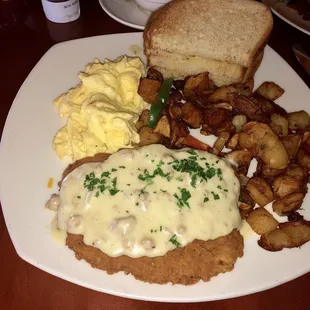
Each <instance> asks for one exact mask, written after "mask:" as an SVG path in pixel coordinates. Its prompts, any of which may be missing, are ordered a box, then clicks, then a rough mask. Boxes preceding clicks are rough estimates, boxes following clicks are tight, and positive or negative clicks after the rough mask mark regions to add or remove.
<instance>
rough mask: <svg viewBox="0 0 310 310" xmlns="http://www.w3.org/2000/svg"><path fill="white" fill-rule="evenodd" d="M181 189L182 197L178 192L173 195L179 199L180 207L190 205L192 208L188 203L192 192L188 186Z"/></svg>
mask: <svg viewBox="0 0 310 310" xmlns="http://www.w3.org/2000/svg"><path fill="white" fill-rule="evenodd" d="M179 190H180V192H181V197H180V196H178V195H177V194H174V195H173V196H174V197H175V198H176V199H177V205H178V207H179V208H180V209H182V208H183V207H185V206H186V207H188V208H190V205H189V203H188V199H189V198H191V193H190V192H189V191H188V190H187V189H186V188H182V189H181V188H180V187H179Z"/></svg>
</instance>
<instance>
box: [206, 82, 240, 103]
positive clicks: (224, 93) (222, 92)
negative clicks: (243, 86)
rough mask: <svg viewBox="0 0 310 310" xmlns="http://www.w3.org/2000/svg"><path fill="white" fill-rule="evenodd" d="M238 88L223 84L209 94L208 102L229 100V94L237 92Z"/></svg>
mask: <svg viewBox="0 0 310 310" xmlns="http://www.w3.org/2000/svg"><path fill="white" fill-rule="evenodd" d="M236 91H237V89H236V88H235V87H233V86H222V87H220V88H218V89H217V90H215V91H214V92H213V93H211V94H210V95H209V96H208V99H207V100H208V102H210V103H212V102H221V101H224V102H225V101H227V102H228V101H229V98H228V94H229V93H234V92H236Z"/></svg>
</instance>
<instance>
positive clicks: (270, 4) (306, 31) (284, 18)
mask: <svg viewBox="0 0 310 310" xmlns="http://www.w3.org/2000/svg"><path fill="white" fill-rule="evenodd" d="M263 3H264V4H265V5H266V6H267V7H269V8H270V10H271V11H272V12H273V13H274V14H275V15H277V16H278V17H279V18H280V19H282V20H283V21H284V22H286V23H287V24H289V25H291V26H292V27H294V28H296V29H298V30H299V31H302V32H303V33H305V34H307V35H309V36H310V30H307V29H305V28H303V27H301V26H299V25H297V24H295V23H294V22H292V21H290V20H289V19H288V18H287V17H285V16H283V15H282V14H281V13H279V12H278V11H277V10H276V9H275V8H274V5H275V4H276V3H275V4H272V3H271V1H270V0H263ZM309 23H310V22H309Z"/></svg>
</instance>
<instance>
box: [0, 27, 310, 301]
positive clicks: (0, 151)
mask: <svg viewBox="0 0 310 310" xmlns="http://www.w3.org/2000/svg"><path fill="white" fill-rule="evenodd" d="M132 35H133V36H141V35H142V32H131V33H121V34H108V35H100V36H94V37H88V38H79V39H76V40H72V41H86V40H91V39H93V38H102V37H107V36H116V37H117V36H132ZM72 41H67V42H62V43H58V44H56V45H54V46H52V47H51V48H50V49H49V50H48V51H47V52H46V53H45V54H44V55H43V56H42V57H41V58H40V59H39V61H38V62H37V64H36V65H35V66H34V67H33V69H32V70H31V71H30V73H29V75H28V76H27V78H26V79H25V81H24V82H23V83H22V85H21V87H20V88H19V90H18V92H17V94H16V96H15V98H14V101H13V103H12V105H11V108H10V110H9V113H8V115H7V118H6V121H5V124H4V127H3V132H2V137H1V141H2V138H3V136H4V135H5V132H6V131H7V125H8V120H9V117H10V113H12V107H13V106H15V105H16V104H17V103H16V102H17V101H16V98H17V97H18V95H19V93H20V91H21V90H22V89H23V87H24V84H25V83H26V82H27V81H28V78H29V76H30V75H31V74H32V72H33V70H35V69H36V67H37V65H38V64H39V63H40V62H41V61H42V60H43V59H44V58H45V57H46V55H47V54H48V53H49V52H50V51H51V50H53V49H55V48H58V47H59V46H65V45H68V44H71V43H72ZM268 49H270V50H271V52H274V53H275V54H276V55H277V57H278V58H279V59H281V62H282V63H283V64H285V66H286V67H287V68H288V69H289V70H291V73H292V74H295V77H296V78H298V79H299V82H302V83H303V84H304V85H305V86H306V87H307V85H306V83H305V82H304V81H303V80H302V79H301V78H300V77H299V76H298V74H297V73H296V72H295V71H294V70H293V68H292V67H291V66H290V65H289V64H288V63H287V62H286V61H285V60H284V59H283V58H282V57H281V56H280V55H279V54H278V53H277V52H276V51H275V50H273V49H272V48H271V47H270V46H268ZM3 149H4V148H3V146H2V143H0V155H1V154H3ZM0 157H1V156H0ZM1 187H2V186H1ZM1 187H0V189H1ZM0 195H1V191H0ZM1 196H2V195H1ZM0 199H1V197H0ZM1 200H2V199H1ZM2 210H3V215H4V219H5V224H6V226H7V229H8V231H9V234H10V238H11V240H12V242H13V245H14V248H15V250H16V252H17V254H18V256H19V257H21V258H22V259H23V260H25V261H26V262H28V263H30V264H31V265H33V266H35V267H37V268H39V269H41V270H43V271H45V272H48V273H49V274H51V275H54V276H57V277H59V278H61V279H63V280H66V281H68V282H71V283H74V284H77V285H80V286H83V287H87V288H90V289H92V290H95V291H98V292H104V293H107V294H111V295H115V296H120V297H124V298H131V299H137V300H145V301H157V302H175V303H181V302H184V303H190V302H206V301H212V300H213V301H215V300H223V299H228V298H235V297H240V296H245V295H250V294H253V293H256V292H261V291H264V290H268V289H270V288H273V287H276V286H278V285H281V284H283V283H286V282H289V281H291V280H294V279H296V278H299V277H300V276H302V275H304V274H306V273H307V272H299V273H296V274H295V275H294V276H292V277H287V278H284V279H281V280H280V281H274V282H273V283H271V284H269V285H265V286H263V287H259V288H257V287H256V288H255V289H250V290H248V291H247V292H245V293H237V294H236V293H234V292H233V291H231V292H230V293H225V294H222V295H221V296H220V295H218V296H215V297H207V298H206V297H195V298H193V297H185V298H181V297H169V298H166V297H145V296H141V295H138V294H137V293H134V294H130V293H123V292H115V291H109V290H108V289H100V288H96V287H95V285H92V284H91V283H86V282H83V281H80V280H79V279H77V278H75V279H72V277H70V276H66V275H64V274H61V273H60V272H58V271H55V270H51V269H50V268H48V267H46V266H44V265H41V264H40V263H38V262H36V261H35V259H31V258H30V257H28V256H27V255H25V254H24V253H23V251H22V250H21V249H20V248H19V246H18V244H17V242H16V240H15V238H13V237H12V234H11V229H10V225H9V223H8V221H7V218H6V213H5V208H3V206H2ZM309 271H310V265H309V268H308V272H309ZM137 281H138V280H137Z"/></svg>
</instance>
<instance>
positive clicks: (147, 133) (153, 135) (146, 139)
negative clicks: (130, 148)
mask: <svg viewBox="0 0 310 310" xmlns="http://www.w3.org/2000/svg"><path fill="white" fill-rule="evenodd" d="M139 135H140V143H139V146H145V145H150V144H156V143H161V142H162V140H163V136H162V135H161V134H159V133H157V132H154V130H153V129H152V128H149V127H147V126H144V127H142V128H141V129H140V130H139Z"/></svg>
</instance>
